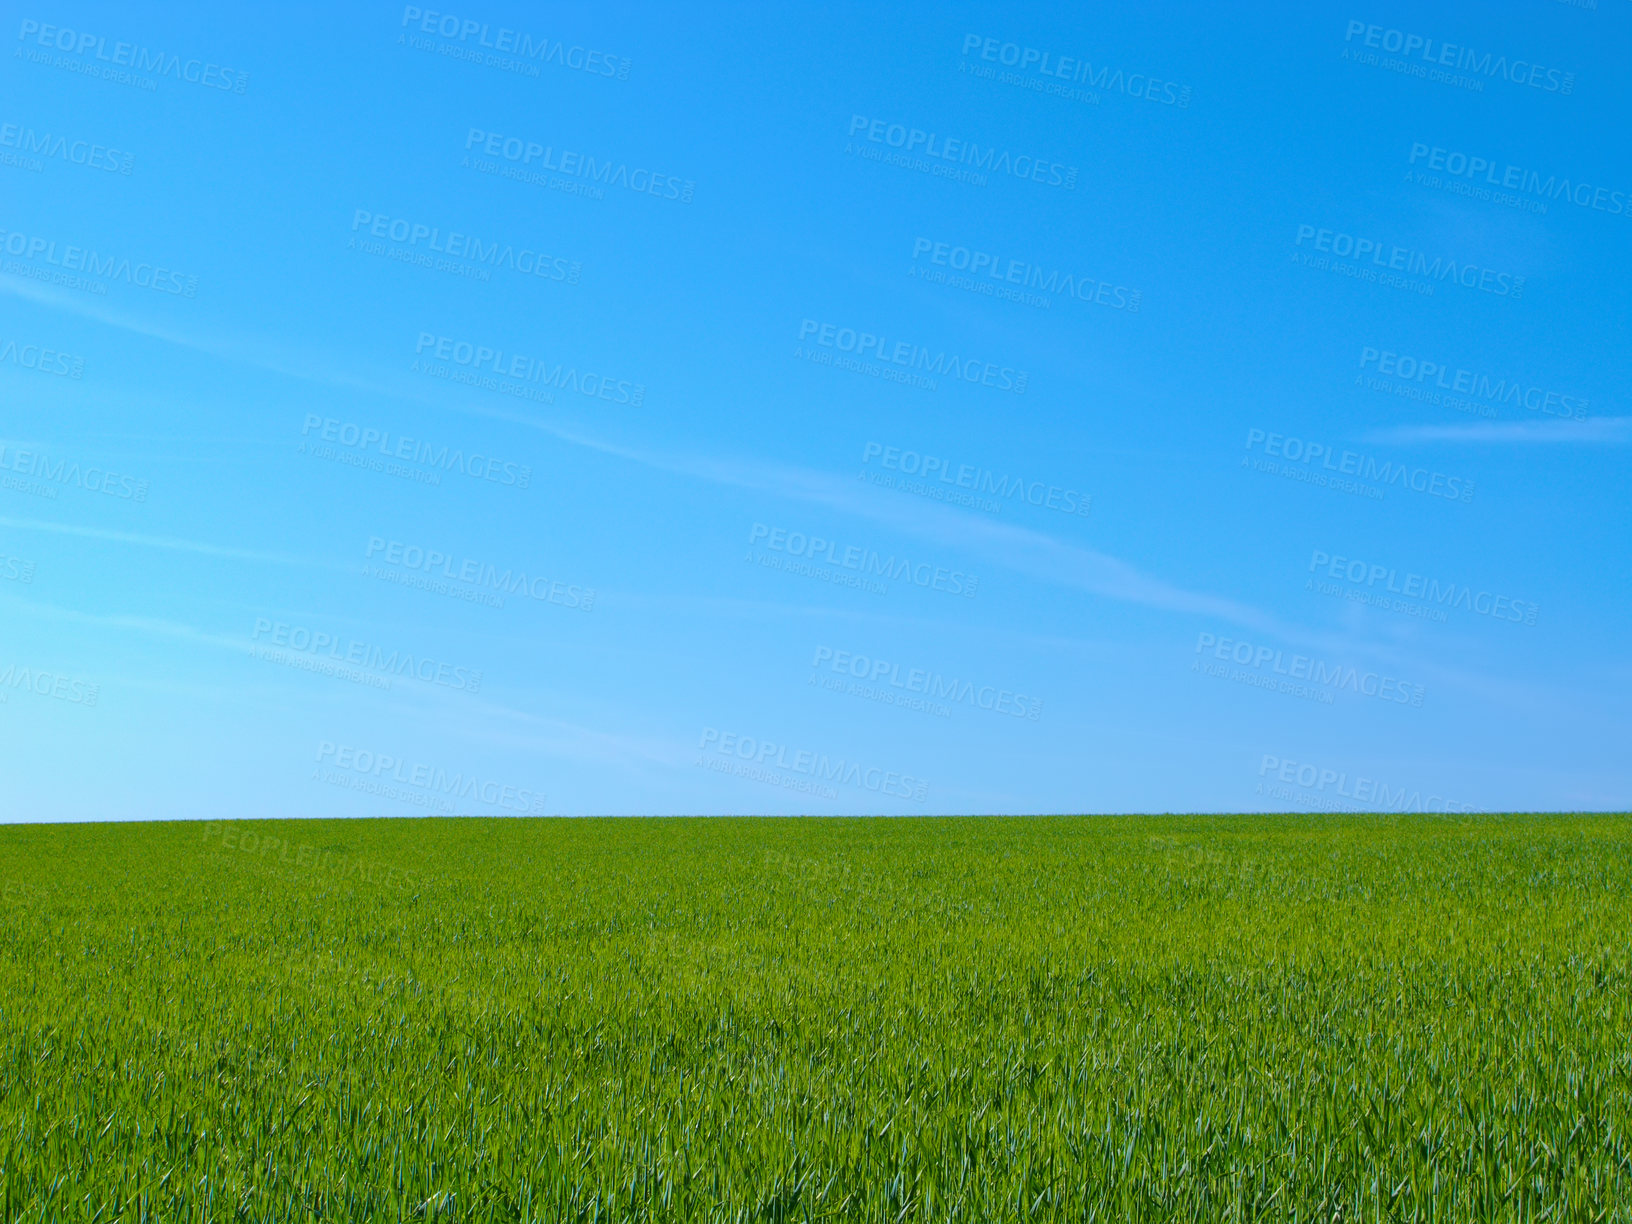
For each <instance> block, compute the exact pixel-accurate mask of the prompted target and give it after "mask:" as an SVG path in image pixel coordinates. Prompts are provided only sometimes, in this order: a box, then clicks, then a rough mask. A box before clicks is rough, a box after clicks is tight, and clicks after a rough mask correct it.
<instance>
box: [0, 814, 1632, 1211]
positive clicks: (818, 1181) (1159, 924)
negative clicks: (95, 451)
mask: <svg viewBox="0 0 1632 1224" xmlns="http://www.w3.org/2000/svg"><path fill="white" fill-rule="evenodd" d="M0 891H3V900H0V1181H3V1185H4V1188H3V1192H0V1194H3V1204H4V1211H5V1218H6V1219H7V1220H24V1221H50V1222H52V1224H55V1222H57V1221H90V1220H97V1221H111V1220H132V1221H134V1220H162V1221H189V1220H197V1221H202V1220H221V1221H226V1220H255V1221H274V1220H276V1221H301V1220H332V1221H346V1222H350V1221H364V1220H461V1221H463V1220H539V1221H579V1220H583V1221H589V1220H596V1221H607V1220H645V1219H653V1220H657V1219H661V1220H744V1221H746V1220H767V1221H775V1220H876V1221H891V1222H898V1221H905V1220H936V1221H942V1220H969V1221H976V1220H980V1221H984V1220H999V1219H1060V1220H1066V1219H1069V1220H1074V1221H1084V1220H1105V1221H1111V1220H1116V1221H1120V1220H1152V1221H1156V1220H1161V1221H1168V1220H1276V1221H1314V1220H1321V1221H1361V1220H1368V1221H1369V1220H1423V1221H1427V1220H1433V1221H1464V1220H1466V1221H1474V1220H1477V1221H1486V1220H1515V1221H1517V1220H1632V1130H1629V1128H1632V993H1629V983H1632V967H1629V959H1632V939H1629V936H1632V817H1627V816H1478V817H1433V816H1406V817H1377V816H1367V817H1351V816H1338V817H1301V816H1273V817H1262V816H1255V817H1211V818H1189V817H1183V818H1180V817H1172V818H1047V819H995V818H994V819H948V820H936V819H923V820H919V819H901V820H876V821H874V820H826V819H821V820H818V819H807V820H736V819H732V820H627V821H559V820H396V821H345V822H316V823H304V822H273V823H256V824H211V825H197V824H163V825H97V826H67V827H64V826H55V827H7V828H0Z"/></svg>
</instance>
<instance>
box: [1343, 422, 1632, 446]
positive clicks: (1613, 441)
mask: <svg viewBox="0 0 1632 1224" xmlns="http://www.w3.org/2000/svg"><path fill="white" fill-rule="evenodd" d="M1366 441H1368V442H1404V443H1414V442H1472V443H1485V444H1494V445H1509V444H1515V443H1517V444H1519V445H1526V444H1531V445H1534V444H1546V443H1575V444H1577V445H1579V444H1583V443H1584V444H1589V445H1590V444H1594V443H1596V444H1599V445H1606V446H1617V445H1624V444H1625V443H1627V442H1632V417H1589V418H1588V419H1587V420H1585V421H1480V422H1477V423H1473V424H1466V425H1395V426H1391V427H1390V428H1388V429H1375V430H1372V431H1371V432H1370V433H1368V434H1367V435H1366Z"/></svg>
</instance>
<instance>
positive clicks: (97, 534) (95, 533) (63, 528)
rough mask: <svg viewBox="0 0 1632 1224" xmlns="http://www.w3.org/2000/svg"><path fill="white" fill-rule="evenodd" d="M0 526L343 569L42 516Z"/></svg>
mask: <svg viewBox="0 0 1632 1224" xmlns="http://www.w3.org/2000/svg"><path fill="white" fill-rule="evenodd" d="M0 527H10V528H12V529H13V530H16V531H47V532H51V533H53V534H55V535H71V536H81V537H83V538H85V539H90V540H106V541H107V542H108V543H110V544H134V545H136V546H138V547H140V548H162V549H165V550H167V551H170V552H187V553H196V554H198V555H199V556H204V557H222V558H225V559H228V560H232V561H257V562H266V563H268V564H271V565H302V566H313V567H316V568H319V569H333V570H344V569H345V568H346V567H345V566H342V565H337V564H334V563H332V562H324V561H316V560H313V559H312V558H310V557H297V556H294V555H293V554H290V553H276V552H263V551H260V550H258V549H253V548H236V547H233V546H231V545H226V544H210V543H206V542H204V541H200V540H182V539H177V538H176V537H174V536H154V535H143V534H141V533H139V532H135V531H111V530H109V529H108V528H105V527H77V526H74V525H73V524H70V523H47V522H42V521H41V520H39V519H19V518H10V517H8V516H5V515H0Z"/></svg>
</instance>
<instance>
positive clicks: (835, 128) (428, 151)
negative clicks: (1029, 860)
mask: <svg viewBox="0 0 1632 1224" xmlns="http://www.w3.org/2000/svg"><path fill="white" fill-rule="evenodd" d="M500 31H505V33H503V34H501V33H500ZM510 31H515V32H517V33H516V34H511V33H509V32H510ZM0 34H3V36H4V38H5V39H6V40H7V41H8V42H9V44H10V47H9V50H8V52H7V54H6V55H5V57H4V61H3V65H0V73H3V75H4V82H5V87H4V89H3V90H0V163H3V164H0V231H4V232H3V233H0V256H3V264H0V631H3V632H0V766H3V769H4V772H5V777H6V786H5V788H4V795H5V797H4V799H3V800H0V818H3V819H7V820H108V819H139V818H223V817H289V816H375V815H404V816H411V815H416V814H417V815H423V814H428V813H435V812H458V813H469V814H485V815H503V814H527V813H534V814H538V813H544V814H599V813H715V812H718V813H759V812H764V813H813V814H852V813H870V812H878V813H888V814H910V813H930V812H970V813H973V812H1060V811H1108V812H1128V811H1219V812H1226V811H1259V810H1305V809H1317V810H1319V809H1332V810H1339V809H1343V808H1353V809H1355V810H1363V811H1384V810H1398V809H1400V808H1402V807H1403V808H1408V809H1409V808H1412V807H1423V808H1429V809H1438V810H1452V811H1459V810H1475V809H1477V810H1513V809H1518V810H1531V809H1578V810H1595V809H1624V808H1625V807H1626V806H1627V804H1628V802H1629V797H1632V758H1629V754H1628V753H1627V752H1626V750H1625V744H1626V742H1627V739H1628V731H1629V729H1632V717H1629V715H1632V712H1629V709H1628V697H1627V692H1628V685H1627V680H1628V679H1629V677H1632V657H1629V651H1628V647H1627V644H1626V640H1625V634H1626V630H1627V626H1628V617H1627V611H1626V610H1627V608H1628V606H1629V595H1632V590H1629V587H1632V564H1629V560H1632V558H1629V556H1628V553H1629V540H1632V532H1629V531H1628V518H1629V516H1628V509H1629V504H1632V503H1629V493H1628V483H1627V479H1626V472H1627V463H1628V459H1629V455H1632V451H1629V443H1632V404H1629V402H1628V392H1627V387H1628V378H1629V376H1632V370H1629V365H1632V345H1629V343H1628V324H1629V319H1628V296H1627V293H1626V289H1625V286H1626V284H1627V283H1628V281H1629V276H1628V272H1629V268H1628V263H1629V256H1628V243H1627V238H1628V236H1629V235H1632V151H1629V150H1628V148H1627V145H1626V142H1625V140H1624V138H1623V137H1622V134H1623V133H1624V131H1625V128H1626V126H1627V120H1628V118H1629V117H1632V102H1629V97H1628V85H1627V82H1626V74H1625V53H1626V48H1627V47H1628V46H1629V45H1632V3H1629V2H1628V0H1598V3H1597V5H1596V7H1592V8H1588V7H1582V6H1575V5H1568V4H1563V3H1558V2H1557V0H1522V2H1521V0H1503V2H1502V3H1500V4H1496V5H1479V6H1475V5H1471V4H1431V5H1426V6H1418V5H1406V4H1403V3H1377V4H1364V5H1347V6H1328V5H1316V6H1312V7H1310V6H1298V7H1293V6H1280V5H1277V6H1273V7H1269V8H1265V9H1262V10H1260V11H1258V12H1255V13H1252V14H1247V15H1239V14H1229V13H1224V12H1220V11H1218V10H1217V9H1215V8H1214V7H1212V6H1205V5H1200V4H1189V5H1185V4H1157V5H1150V6H1139V7H1138V9H1137V11H1135V10H1134V9H1133V7H1132V6H1126V7H1124V6H1114V5H1099V6H1092V7H1088V8H1083V7H1079V6H1065V5H1034V6H1028V7H1026V8H1023V9H1021V8H1016V7H1015V6H1006V5H971V4H956V5H947V6H934V5H911V6H907V5H902V6H890V8H889V9H888V11H887V12H878V11H873V10H870V9H867V8H863V7H859V6H850V7H841V8H834V7H831V6H822V7H820V8H817V7H815V6H803V7H799V6H781V7H777V8H774V9H767V8H763V7H758V6H747V5H738V6H724V5H717V6H711V7H707V8H704V9H702V10H698V11H695V12H692V13H690V14H688V15H687V16H685V17H684V18H680V17H678V16H676V15H675V14H674V13H673V12H670V11H667V10H664V9H661V8H658V7H656V6H630V5H622V6H588V5H556V6H542V5H520V4H505V3H497V2H495V3H491V4H488V3H484V4H482V5H473V4H465V3H463V0H461V5H460V7H458V8H457V9H452V8H449V9H443V8H438V7H435V6H433V5H429V4H427V5H419V6H405V5H393V4H372V3H370V4H365V5H360V6H348V9H347V11H345V12H343V13H339V14H336V13H332V12H327V11H324V10H321V9H318V8H316V7H315V6H300V7H297V8H293V9H286V10H283V11H281V12H278V13H275V14H274V13H272V12H270V11H258V10H252V11H238V12H234V11H230V10H224V9H221V8H219V7H216V6H205V5H199V4H194V3H178V4H172V5H164V6H158V5H137V6H121V5H112V4H66V5H58V4H32V5H30V4H25V5H22V6H17V5H7V6H6V20H5V22H4V23H3V24H0ZM521 36H525V38H526V41H527V45H528V47H530V48H532V49H535V50H536V49H538V48H542V49H543V50H542V54H539V55H536V56H534V57H532V58H523V57H522V55H521V54H520V52H519V51H518V50H515V49H514V48H515V47H516V45H517V44H518V43H519V41H520V39H521ZM484 39H485V40H486V42H487V43H488V44H489V45H490V46H489V49H485V50H484V49H483V48H482V46H481V44H482V42H483V41H484ZM1408 43H1409V46H1410V55H1409V58H1407V56H1406V46H1407V44H1408ZM121 45H127V49H126V50H123V51H121V50H117V48H119V47H120V46H121ZM494 46H502V47H503V48H504V49H503V50H496V49H492V48H493V47H494ZM1395 48H1398V49H1397V50H1395ZM99 54H100V55H101V57H102V58H100V59H99V58H98V56H99ZM483 57H486V59H485V60H484V59H483ZM1436 57H1437V58H1436ZM1429 59H1434V60H1435V62H1434V63H1428V62H1427V61H1428V60H1429ZM129 61H135V62H134V63H131V62H129ZM1521 65H1522V66H1521ZM1044 68H1046V69H1047V70H1048V71H1049V72H1050V73H1052V74H1054V75H1045V73H1044V71H1043V69H1044ZM1061 73H1063V74H1064V75H1063V76H1061V75H1059V74H1061ZM206 82H208V83H206ZM223 84H224V85H225V86H226V87H225V88H221V87H219V86H221V85H223ZM949 141H950V142H954V143H952V144H950V145H949V143H948V142H949ZM908 142H910V143H912V144H913V146H914V150H913V154H912V159H911V160H907V159H906V158H905V156H904V150H903V149H902V148H898V146H904V145H905V144H907V143H908ZM949 150H950V151H952V152H953V154H954V157H951V158H949V157H947V156H945V155H946V154H947V153H948V151H949ZM960 150H961V155H962V156H963V157H964V158H966V159H969V160H963V161H960V160H957V159H956V158H957V156H958V155H959V151H960ZM994 151H995V152H994ZM507 153H508V156H507ZM931 153H933V154H935V158H934V160H932V159H931V157H930V156H929V154H931ZM892 158H894V159H897V160H896V161H892V160H891V159H892ZM983 158H984V159H985V160H986V166H987V168H986V169H985V170H984V172H982V171H981V170H980V168H979V167H980V163H981V161H982V159H983ZM901 161H906V164H899V162H901ZM971 161H972V162H973V165H971V164H970V162H971ZM87 163H88V164H87ZM1476 163H1477V164H1478V165H1479V167H1480V168H1478V169H1477V170H1473V169H1472V168H1473V167H1474V166H1475V165H1476ZM1004 166H1006V167H1007V169H1004V168H1001V167H1004ZM108 167H112V168H108ZM591 167H593V169H591ZM608 167H610V169H608ZM1017 167H1018V168H1022V169H1023V171H1024V173H1023V174H1021V173H1014V172H1013V171H1014V170H1015V169H1016V168H1017ZM937 169H939V171H940V172H939V173H936V172H935V171H936V170H937ZM596 173H601V174H603V176H604V177H605V179H606V181H604V182H602V183H599V184H597V181H596V179H595V178H594V177H593V176H594V174H596ZM960 174H961V175H962V176H963V177H962V178H961V179H960V177H959V175H960ZM971 175H975V176H982V175H983V177H975V178H974V180H973V181H970V176H971ZM1028 176H1029V177H1028ZM1504 179H1505V184H1504ZM1039 180H1040V181H1039ZM636 187H641V188H644V189H643V190H637V189H636ZM394 235H395V237H394ZM455 235H457V237H455ZM433 246H435V247H436V248H438V249H437V250H436V251H435V252H432V251H431V250H430V249H429V248H431V247H433ZM70 248H72V249H73V250H74V251H75V252H78V253H77V254H71V253H70ZM1357 250H1358V252H1359V254H1358V257H1356V251H1357ZM86 251H91V252H95V254H94V256H87V255H85V254H84V253H83V252H86ZM484 255H486V256H487V257H488V258H487V262H484V261H483V257H484ZM416 260H417V261H422V262H416ZM88 265H89V266H88ZM518 265H524V266H525V269H526V270H523V268H522V266H518ZM156 269H162V270H163V271H162V272H156V271H155V270H156ZM993 269H996V270H997V271H998V272H999V273H1000V275H999V276H993V275H991V272H992V271H993ZM540 272H542V274H540ZM155 276H156V277H157V278H158V279H159V280H160V281H161V282H162V283H163V284H165V285H167V286H168V287H169V288H172V289H179V290H181V291H180V292H167V291H164V290H163V289H154V288H152V287H149V286H148V285H146V284H142V283H137V282H138V281H147V280H150V279H152V278H153V277H155ZM1068 278H1069V284H1070V285H1072V286H1075V287H1078V288H1079V289H1080V293H1079V294H1078V295H1075V296H1074V295H1073V294H1072V293H1071V292H1070V291H1069V290H1068V289H1065V288H1063V286H1065V285H1066V284H1067V283H1068ZM1004 291H1007V296H1004ZM863 335H865V336H870V337H873V338H874V339H873V342H872V344H871V345H870V347H869V351H868V352H867V353H865V354H864V355H861V356H859V357H858V356H857V355H856V353H855V352H854V351H853V350H854V348H855V345H856V343H857V342H858V340H859V337H861V336H863ZM847 349H848V350H851V351H846V350H847ZM478 350H480V351H482V352H484V353H486V354H487V356H486V357H485V358H484V360H485V364H486V366H487V367H489V368H488V370H487V371H486V373H485V374H483V375H482V376H481V377H480V378H476V377H474V376H473V375H472V374H471V372H470V367H469V363H470V362H473V361H474V358H475V355H476V353H477V351H478ZM44 353H49V354H51V356H50V357H49V358H47V359H45V361H44V363H43V364H47V365H49V366H50V368H49V369H47V370H45V371H42V370H41V369H39V368H38V367H39V366H40V365H41V364H42V360H41V354H44ZM439 354H440V356H439ZM456 357H459V358H463V359H464V362H465V364H461V361H460V360H456V359H455V358H456ZM892 358H893V359H894V360H892ZM518 359H519V363H518ZM915 359H917V360H919V361H920V365H919V367H918V368H914V366H913V362H914V360H915ZM495 365H497V366H499V367H500V369H499V370H497V371H495V370H493V369H492V367H493V366H495ZM925 366H928V367H932V368H930V369H927V370H926V369H925V368H924V367H925ZM937 369H938V372H937ZM53 371H56V372H53ZM539 371H541V372H542V376H541V377H539V378H536V379H532V380H531V381H529V379H528V377H527V375H528V374H531V373H533V372H539ZM510 372H520V373H521V374H522V375H523V376H522V377H513V376H512V375H511V373H510ZM959 373H963V374H964V375H965V376H964V377H962V378H960V377H958V374H959ZM971 373H972V375H973V376H972V377H970V374H971ZM461 377H462V378H464V379H466V380H467V381H459V378H461ZM484 380H485V381H484ZM365 437H367V438H368V439H369V441H368V444H367V446H366V447H365V446H364V445H362V440H363V439H364V438H365ZM395 448H400V450H397V449H395ZM1311 448H1313V451H1311ZM382 449H383V450H384V451H388V452H393V453H391V454H382ZM1311 453H1313V454H1314V458H1313V459H1311V458H1310V455H1311ZM908 456H910V457H908ZM926 456H927V457H930V458H931V459H932V460H934V461H936V463H938V464H939V465H940V469H941V472H943V473H944V474H945V475H947V476H950V477H953V479H939V478H938V475H939V474H940V473H938V474H937V476H933V477H931V479H930V480H929V481H928V483H924V482H923V479H922V473H921V470H920V471H918V472H916V473H913V474H909V473H908V471H907V470H906V469H912V468H914V466H915V465H921V464H922V462H923V457H926ZM960 471H961V472H962V473H963V479H964V481H965V487H964V489H963V493H962V495H961V496H962V498H963V501H962V502H961V503H960V501H959V500H958V496H959V495H958V494H956V493H954V492H953V491H954V490H957V489H958V488H959V486H958V484H957V482H956V477H957V475H958V473H959V472H960ZM110 473H111V474H112V475H110ZM1322 480H1323V481H1324V482H1325V483H1320V481H1322ZM1413 484H1417V485H1419V486H1420V488H1413V487H1411V486H1412V485H1413ZM983 485H984V491H983V487H982V486H983ZM523 486H525V487H523ZM993 490H997V492H994V491H993ZM1005 492H1007V493H1008V494H1009V495H1008V496H1005V495H1004V493H1005ZM1028 492H1029V493H1031V494H1032V495H1033V496H1034V499H1035V500H1036V501H1038V502H1039V503H1041V504H1036V505H1033V504H1028V503H1027V495H1028ZM931 494H933V495H931ZM948 494H951V497H950V498H949V497H948ZM1050 500H1052V501H1053V502H1054V503H1055V504H1054V505H1052V506H1051V505H1049V504H1048V502H1049V501H1050ZM970 502H974V503H976V504H968V503H970ZM817 539H819V540H821V541H824V542H826V543H825V545H823V546H815V545H812V544H811V543H810V541H812V540H817ZM801 545H802V547H803V550H804V552H803V554H802V555H801V554H800V553H799V549H800V547H801ZM433 555H434V556H436V557H439V558H442V559H441V560H436V561H427V558H428V557H431V556H433ZM846 561H848V564H846ZM416 566H417V568H416ZM869 566H872V568H873V572H869ZM879 569H882V570H883V571H884V573H882V574H880V573H878V572H877V571H878V570H879ZM432 571H434V572H432ZM507 574H508V575H509V577H508V578H506V577H505V575H507ZM523 575H525V577H524V578H523V577H522V576H523ZM416 584H417V585H416ZM522 584H525V585H522ZM1391 585H1392V586H1393V588H1394V590H1393V592H1392V593H1391V592H1390V591H1389V588H1390V586H1391ZM518 586H519V587H520V589H518ZM1430 590H1431V591H1432V593H1431V594H1430ZM591 591H593V595H592V596H591V595H590V594H589V592H591ZM495 603H502V606H493V605H494V604H495ZM315 642H322V643H325V645H323V646H322V647H321V648H319V649H314V648H313V644H314V643H315ZM926 690H927V691H926Z"/></svg>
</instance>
